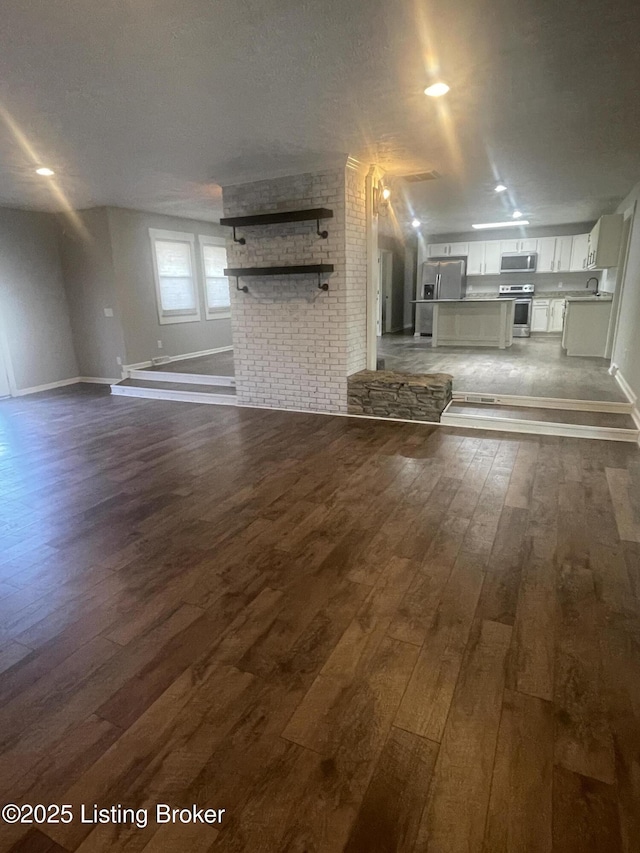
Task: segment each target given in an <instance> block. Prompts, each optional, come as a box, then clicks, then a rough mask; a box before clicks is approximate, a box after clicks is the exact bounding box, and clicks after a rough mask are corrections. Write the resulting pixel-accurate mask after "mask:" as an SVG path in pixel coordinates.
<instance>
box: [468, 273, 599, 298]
mask: <svg viewBox="0 0 640 853" xmlns="http://www.w3.org/2000/svg"><path fill="white" fill-rule="evenodd" d="M600 276H601V273H600V272H599V271H597V272H593V271H589V272H588V273H587V272H567V273H562V274H561V275H556V274H554V273H549V274H548V275H547V274H545V273H535V274H532V275H529V276H527V275H525V274H523V273H515V274H513V275H505V274H502V275H483V276H468V277H467V296H473V295H475V296H485V295H495V296H497V295H498V287H499V286H500V285H501V284H519V283H523V284H525V283H526V284H534V285H535V288H536V289H535V293H536V295H541V294H551V295H557V296H576V295H581V294H583V293H592V292H594V291H595V289H596V284H595V282H594V281H592V282H591V283H590V284H589V287H587V286H586V285H587V281H588V280H589V279H593V278H596V279H597V280H598V282H599V281H600Z"/></svg>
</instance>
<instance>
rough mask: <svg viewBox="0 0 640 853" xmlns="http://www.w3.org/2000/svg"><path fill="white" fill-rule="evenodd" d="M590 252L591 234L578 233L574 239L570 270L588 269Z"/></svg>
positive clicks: (580, 270)
mask: <svg viewBox="0 0 640 853" xmlns="http://www.w3.org/2000/svg"><path fill="white" fill-rule="evenodd" d="M588 254H589V235H588V234H576V235H575V236H574V238H573V241H572V247H571V263H570V265H569V270H570V271H571V272H582V270H586V269H587V256H588Z"/></svg>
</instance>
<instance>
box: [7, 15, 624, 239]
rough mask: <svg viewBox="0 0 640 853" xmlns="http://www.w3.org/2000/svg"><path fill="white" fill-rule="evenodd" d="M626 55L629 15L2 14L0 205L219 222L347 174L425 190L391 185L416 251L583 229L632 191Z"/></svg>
mask: <svg viewBox="0 0 640 853" xmlns="http://www.w3.org/2000/svg"><path fill="white" fill-rule="evenodd" d="M639 43H640V4H639V3H638V2H637V0H634V2H631V0H621V2H618V3H616V4H611V5H610V6H607V5H606V4H603V3H602V2H597V3H596V2H594V0H581V2H578V0H576V2H574V0H562V2H558V0H528V1H527V2H523V0H497V2H496V0H492V2H488V1H487V0H437V2H399V0H366V2H365V0H360V2H356V0H233V2H231V0H216V2H213V0H156V2H154V3H153V4H152V3H150V2H148V0H47V2H41V0H3V3H2V28H1V30H0V167H1V168H0V204H1V205H4V206H11V205H13V206H20V207H35V208H39V209H49V210H53V209H55V210H59V209H61V208H63V207H64V206H65V205H70V206H72V207H76V208H80V207H90V206H94V205H103V204H110V205H120V206H123V207H135V208H142V209H147V210H155V211H159V212H166V213H173V214H177V215H185V216H196V217H202V218H206V219H216V218H217V217H218V216H219V215H220V189H219V186H218V183H219V182H222V183H230V182H233V181H234V180H239V179H243V178H246V177H260V176H267V175H268V174H270V173H275V172H278V171H280V172H283V171H284V172H286V171H289V172H291V171H297V170H299V169H304V168H308V167H310V166H313V165H314V164H316V163H318V164H319V163H322V162H329V161H331V160H332V159H333V160H334V159H335V158H336V157H337V156H344V155H346V154H347V153H348V154H351V155H352V156H354V157H357V158H359V159H361V160H362V161H363V162H364V163H370V162H377V163H379V164H380V165H381V166H382V167H383V168H384V169H386V170H388V171H389V172H390V173H391V174H392V175H396V176H398V175H401V174H406V173H408V172H414V171H422V170H425V169H431V168H435V169H437V170H438V172H440V173H441V174H442V178H440V179H439V180H438V181H433V182H429V183H425V184H414V185H412V186H411V187H410V188H409V187H408V186H407V187H403V185H402V183H401V182H399V181H398V182H397V184H396V188H397V190H398V193H397V194H396V199H398V198H399V197H400V196H401V195H402V192H404V190H405V189H406V190H407V191H408V192H409V196H408V202H409V207H410V209H411V210H413V211H414V212H415V213H416V214H417V215H418V216H419V217H420V218H421V219H423V220H424V221H425V224H426V228H428V230H429V231H431V232H432V233H436V232H445V231H446V232H451V231H456V230H468V228H469V226H470V224H471V223H472V222H476V221H479V220H485V219H494V218H502V217H503V215H504V213H505V211H504V210H502V205H504V204H509V205H511V204H516V205H517V206H519V207H520V208H521V209H522V210H523V211H524V212H525V213H526V214H528V215H529V216H530V218H531V221H532V223H535V224H556V223H562V222H575V221H582V220H589V219H593V218H595V217H596V216H597V215H598V214H599V213H601V212H603V211H604V210H607V209H609V208H610V207H611V206H612V205H613V204H614V203H615V202H616V201H617V200H619V199H620V198H621V197H622V196H623V195H624V194H625V193H626V192H627V191H628V190H629V189H630V187H631V186H632V185H633V184H634V183H635V182H636V181H637V180H639V179H640V144H639V143H640V98H639V97H638V92H639V91H640V61H639V60H638V52H637V50H638V49H637V45H638V44H639ZM430 74H439V75H441V76H442V77H443V78H444V79H446V80H447V81H448V82H449V83H450V85H451V92H450V93H449V95H448V96H446V98H443V99H441V100H439V101H434V100H432V99H430V98H426V97H425V96H424V95H423V94H422V91H423V89H424V87H425V85H426V83H427V82H428V80H429V76H430ZM36 162H43V163H46V164H47V165H51V166H52V168H54V169H55V170H56V178H55V179H54V180H43V179H42V178H39V177H36V176H35V175H34V164H35V163H36ZM498 175H499V176H500V177H501V178H502V179H503V180H504V181H505V183H507V184H508V185H509V188H510V191H511V194H512V197H511V199H508V198H506V197H498V196H496V195H495V194H494V193H493V191H492V187H493V184H494V183H495V177H496V176H498ZM505 196H506V194H505ZM510 210H511V207H509V208H508V210H507V211H506V212H507V213H509V212H510ZM405 215H406V214H405V213H404V212H402V213H401V217H402V218H403V219H404V217H405Z"/></svg>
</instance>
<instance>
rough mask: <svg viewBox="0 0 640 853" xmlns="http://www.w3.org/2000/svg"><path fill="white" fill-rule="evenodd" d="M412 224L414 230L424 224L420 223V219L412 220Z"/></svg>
mask: <svg viewBox="0 0 640 853" xmlns="http://www.w3.org/2000/svg"><path fill="white" fill-rule="evenodd" d="M411 224H412V225H413V227H414V228H419V227H420V226H421V225H422V222H420V220H419V219H412V220H411Z"/></svg>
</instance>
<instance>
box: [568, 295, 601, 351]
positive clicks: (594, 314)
mask: <svg viewBox="0 0 640 853" xmlns="http://www.w3.org/2000/svg"><path fill="white" fill-rule="evenodd" d="M612 305H613V300H612V298H611V297H610V296H582V297H580V296H578V297H575V296H569V297H568V298H567V299H566V311H565V318H564V330H563V332H562V347H563V349H565V350H566V351H567V355H578V356H596V357H599V358H604V357H605V354H606V351H607V338H608V335H609V320H610V317H611V307H612Z"/></svg>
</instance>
